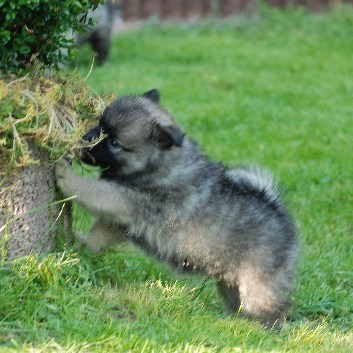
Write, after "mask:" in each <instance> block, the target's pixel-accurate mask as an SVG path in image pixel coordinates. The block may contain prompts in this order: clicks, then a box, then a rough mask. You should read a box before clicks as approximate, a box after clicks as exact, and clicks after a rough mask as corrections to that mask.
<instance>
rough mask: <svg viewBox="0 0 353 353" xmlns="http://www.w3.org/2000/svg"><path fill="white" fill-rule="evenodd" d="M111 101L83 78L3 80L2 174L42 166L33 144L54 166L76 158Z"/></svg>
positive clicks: (0, 93)
mask: <svg viewBox="0 0 353 353" xmlns="http://www.w3.org/2000/svg"><path fill="white" fill-rule="evenodd" d="M112 98H113V97H112V96H107V97H104V98H103V97H101V96H100V95H98V94H97V93H96V92H95V91H94V90H93V89H92V88H91V87H89V86H88V85H87V84H86V83H85V81H84V80H83V79H82V78H81V77H80V76H78V75H64V74H60V75H57V76H50V77H44V76H39V75H33V76H29V75H27V76H25V77H21V78H15V77H4V76H0V136H1V137H0V163H1V166H2V168H1V170H0V174H2V175H4V174H5V173H6V171H7V170H8V167H9V166H10V165H12V166H14V167H23V166H28V165H29V164H33V163H39V162H40V161H38V160H35V159H33V158H32V156H31V152H30V151H29V148H28V142H29V141H31V142H33V143H35V144H36V145H38V146H40V147H42V148H44V149H46V150H47V151H49V153H50V158H51V160H53V161H55V160H57V159H59V158H60V157H61V156H63V155H65V154H70V155H71V156H74V155H75V153H77V151H78V150H79V148H80V147H81V146H80V137H81V136H82V135H83V133H84V132H85V131H86V130H87V128H88V126H89V125H92V121H93V120H95V119H97V117H98V116H99V115H100V114H101V113H102V112H103V110H104V108H105V106H106V104H107V103H108V102H109V101H111V100H112Z"/></svg>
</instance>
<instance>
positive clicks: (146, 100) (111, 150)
mask: <svg viewBox="0 0 353 353" xmlns="http://www.w3.org/2000/svg"><path fill="white" fill-rule="evenodd" d="M159 100H160V95H159V92H158V91H157V90H156V89H153V90H151V91H148V92H146V93H144V94H143V95H140V96H125V97H121V98H119V99H118V100H116V101H115V102H113V103H112V104H111V105H110V106H109V107H108V108H106V109H105V111H104V113H103V115H102V117H101V118H100V121H99V125H98V126H96V127H94V128H93V129H91V130H90V131H88V132H87V133H86V134H85V135H84V136H83V139H84V140H87V141H93V140H94V139H96V138H98V137H99V136H101V135H102V134H104V138H103V139H102V140H101V141H100V142H99V143H97V144H96V145H95V146H94V147H92V148H86V149H84V150H83V154H82V160H83V161H84V162H85V163H87V164H91V165H98V166H100V167H103V168H108V169H111V170H114V173H116V174H119V175H129V174H133V173H139V172H143V171H145V170H146V169H149V168H153V167H155V164H156V163H157V162H158V159H160V158H161V157H162V155H163V154H165V153H168V152H169V151H171V150H173V149H175V148H180V147H181V146H182V143H183V138H184V134H183V133H182V132H181V130H180V129H179V128H178V127H177V126H176V124H175V122H174V120H173V118H172V116H171V115H170V114H169V113H168V112H166V111H165V110H164V109H163V108H162V107H161V106H160V105H159Z"/></svg>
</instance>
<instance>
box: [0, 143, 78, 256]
mask: <svg viewBox="0 0 353 353" xmlns="http://www.w3.org/2000/svg"><path fill="white" fill-rule="evenodd" d="M29 149H30V151H31V155H32V158H33V159H35V160H37V161H38V163H36V164H30V165H29V166H26V167H22V168H15V169H13V170H12V171H11V172H10V174H9V175H8V176H6V177H5V178H4V179H3V185H1V191H0V244H1V250H2V255H1V256H2V257H6V258H14V257H18V256H24V255H28V254H30V253H35V254H41V253H43V252H48V251H50V250H52V249H53V247H54V245H55V243H56V242H57V240H58V238H59V237H61V239H60V240H61V242H62V241H66V242H70V241H71V234H72V231H71V213H70V204H69V203H60V201H59V202H57V200H58V199H59V198H60V197H59V196H58V195H57V193H56V191H55V179H54V165H53V164H50V161H49V153H48V152H47V151H45V150H43V149H40V148H38V147H35V146H34V145H30V148H29ZM65 238H66V239H65Z"/></svg>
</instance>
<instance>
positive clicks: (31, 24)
mask: <svg viewBox="0 0 353 353" xmlns="http://www.w3.org/2000/svg"><path fill="white" fill-rule="evenodd" d="M101 2H103V1H102V0H92V1H89V0H0V48H1V51H0V71H5V72H10V73H17V74H19V73H23V72H27V71H28V70H29V69H31V68H33V67H34V66H35V65H38V64H41V65H44V66H45V67H54V68H56V67H57V65H58V63H59V62H60V61H62V59H63V57H62V56H63V55H62V53H61V52H60V50H59V49H60V48H67V51H68V59H70V58H72V56H73V54H74V51H75V45H74V41H73V39H69V38H67V33H68V32H69V31H70V30H74V31H79V32H80V31H81V32H82V31H83V30H84V29H85V27H86V26H87V25H91V24H92V23H91V22H92V20H90V19H87V12H88V10H89V9H95V8H96V7H97V5H98V4H99V3H101Z"/></svg>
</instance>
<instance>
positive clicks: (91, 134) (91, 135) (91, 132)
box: [82, 126, 101, 142]
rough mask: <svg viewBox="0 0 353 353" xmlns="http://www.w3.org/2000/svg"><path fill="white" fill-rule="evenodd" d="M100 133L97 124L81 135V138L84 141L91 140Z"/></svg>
mask: <svg viewBox="0 0 353 353" xmlns="http://www.w3.org/2000/svg"><path fill="white" fill-rule="evenodd" d="M100 133H101V128H100V127H99V126H96V127H94V128H93V129H91V130H89V131H88V132H87V133H86V134H84V135H83V136H82V139H83V140H85V141H89V142H91V141H92V140H93V139H95V138H98V137H99V135H100Z"/></svg>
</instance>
